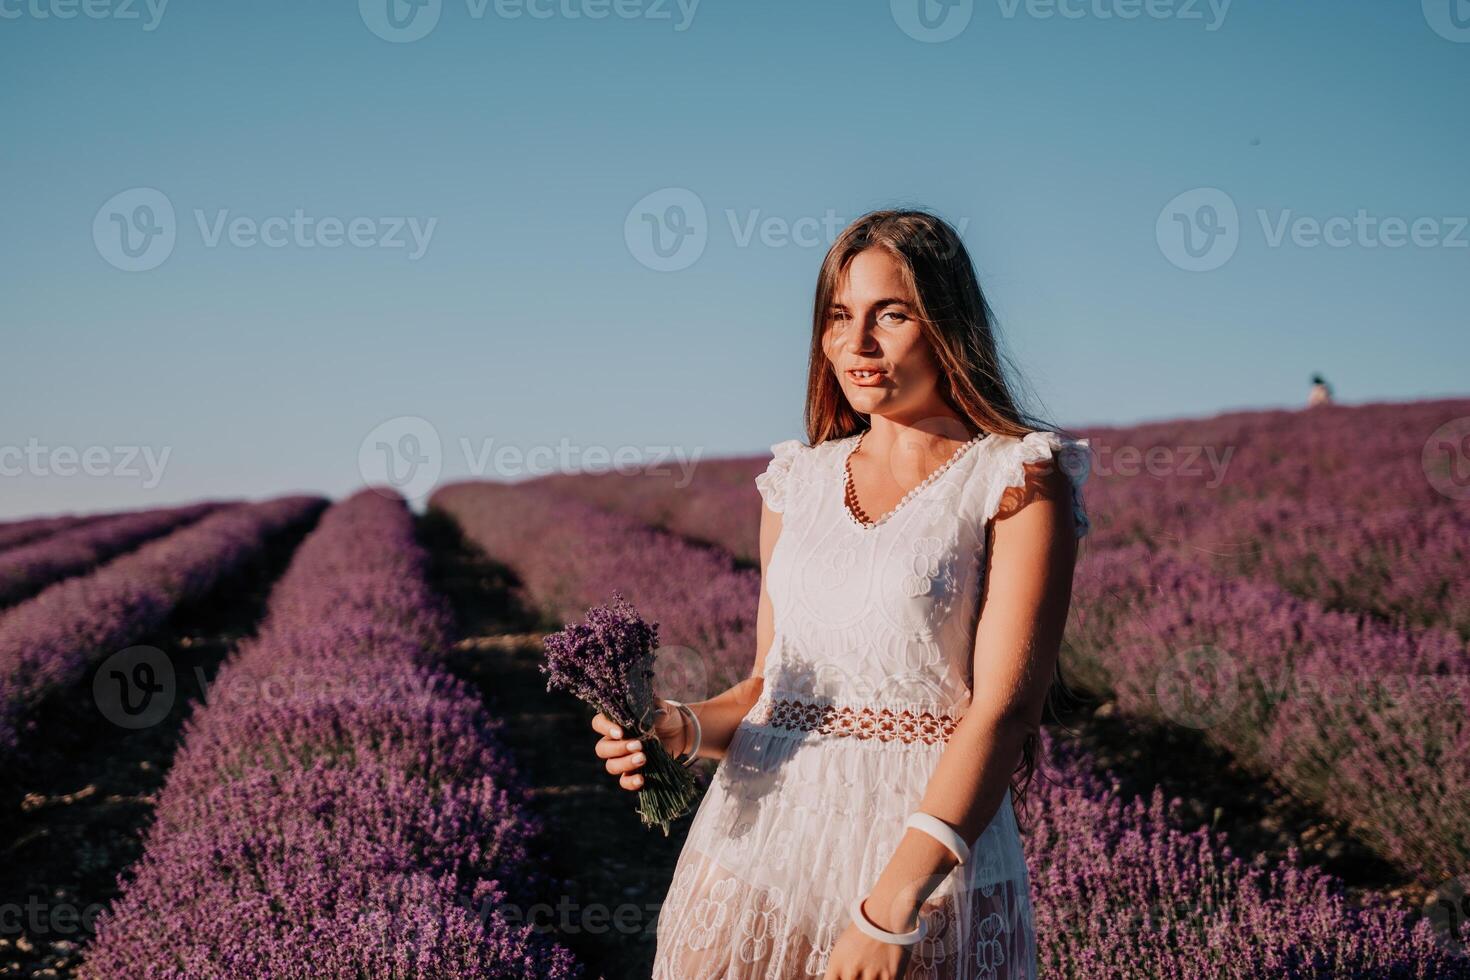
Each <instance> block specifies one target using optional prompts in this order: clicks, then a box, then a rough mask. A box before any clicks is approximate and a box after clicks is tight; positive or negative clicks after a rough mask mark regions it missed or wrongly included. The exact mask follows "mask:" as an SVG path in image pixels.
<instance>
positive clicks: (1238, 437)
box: [536, 399, 1470, 640]
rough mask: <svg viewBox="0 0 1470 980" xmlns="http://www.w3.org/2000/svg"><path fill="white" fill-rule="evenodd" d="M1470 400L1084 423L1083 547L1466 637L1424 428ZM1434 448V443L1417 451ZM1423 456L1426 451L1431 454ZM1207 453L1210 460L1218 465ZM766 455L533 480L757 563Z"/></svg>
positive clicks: (1467, 525) (1467, 625) (1442, 482)
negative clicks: (1154, 558) (1130, 551)
mask: <svg viewBox="0 0 1470 980" xmlns="http://www.w3.org/2000/svg"><path fill="white" fill-rule="evenodd" d="M1465 417H1470V401H1467V400H1464V399H1459V400H1440V401H1424V402H1408V403H1401V404H1372V405H1364V406H1338V405H1333V406H1319V407H1317V408H1313V409H1311V410H1309V411H1270V412H1235V413H1229V414H1225V415H1220V416H1216V417H1214V418H1209V419H1188V420H1180V421H1171V422H1159V423H1150V424H1148V425H1140V426H1134V427H1130V428H1093V429H1089V430H1087V431H1086V432H1084V433H1082V434H1083V435H1086V436H1088V437H1090V438H1091V440H1092V444H1093V451H1094V456H1095V466H1094V470H1093V476H1092V479H1090V480H1089V482H1088V485H1087V500H1088V509H1089V513H1090V514H1091V515H1092V516H1093V531H1092V534H1091V535H1090V537H1089V540H1088V544H1087V547H1086V548H1084V553H1085V552H1086V551H1096V550H1099V549H1102V548H1108V547H1118V546H1122V545H1127V544H1134V543H1141V544H1144V545H1146V546H1147V547H1148V548H1149V549H1150V550H1152V551H1160V552H1172V553H1175V554H1180V555H1188V556H1190V557H1194V558H1197V559H1199V560H1205V561H1209V562H1211V563H1212V564H1213V567H1214V568H1215V570H1217V571H1220V572H1223V573H1229V574H1242V575H1248V576H1251V577H1254V578H1259V579H1262V580H1265V581H1274V582H1275V583H1276V584H1278V585H1280V586H1281V587H1283V588H1285V589H1287V590H1289V591H1291V592H1292V593H1294V594H1296V595H1300V596H1302V597H1303V598H1307V599H1314V600H1317V601H1319V602H1321V603H1323V604H1324V605H1325V606H1326V607H1327V608H1329V609H1350V610H1361V611H1366V612H1370V613H1373V614H1374V615H1376V616H1380V617H1382V618H1384V619H1386V620H1388V621H1390V622H1397V623H1401V624H1404V625H1411V626H1426V627H1429V626H1439V627H1444V628H1448V629H1452V630H1455V631H1457V632H1458V633H1459V635H1460V636H1461V637H1462V638H1464V639H1467V640H1470V576H1467V575H1465V574H1464V569H1465V568H1466V567H1467V566H1470V502H1467V501H1466V500H1464V499H1459V498H1457V497H1456V496H1452V495H1447V494H1446V493H1445V492H1443V491H1442V490H1441V489H1440V488H1442V487H1449V488H1453V487H1454V486H1456V483H1457V480H1456V477H1457V476H1458V477H1459V482H1461V483H1462V482H1463V475H1462V474H1458V475H1457V474H1452V473H1449V472H1446V471H1445V468H1446V467H1448V466H1450V465H1452V464H1451V462H1449V461H1444V460H1440V459H1439V458H1438V454H1436V452H1435V449H1434V446H1433V445H1432V443H1431V436H1432V435H1433V433H1434V432H1435V431H1436V430H1437V429H1438V428H1439V427H1440V426H1441V425H1443V424H1444V423H1446V422H1449V421H1451V420H1453V419H1457V418H1465ZM1426 446H1428V452H1426ZM1426 456H1427V457H1428V461H1427V462H1426ZM1212 461H1213V462H1212ZM767 462H768V458H767V457H766V456H759V457H752V458H744V459H716V460H709V461H703V462H698V463H697V464H696V466H695V468H694V473H693V475H692V477H691V476H690V475H689V474H686V473H684V472H683V471H681V470H680V469H678V468H677V467H672V466H667V465H666V466H664V467H662V468H661V469H659V470H657V471H655V472H639V473H636V474H632V475H624V474H620V473H605V474H591V475H584V474H577V475H555V476H547V477H543V478H540V479H539V480H537V481H536V483H537V485H540V486H543V487H546V488H548V489H551V490H553V491H555V492H558V493H564V494H569V495H572V496H577V497H580V498H582V499H584V500H587V501H589V502H591V503H594V504H596V505H598V506H600V507H604V508H606V509H609V510H616V511H618V512H620V513H625V514H628V515H629V516H631V517H635V518H637V519H638V520H640V521H642V522H644V523H646V524H650V525H652V526H655V527H661V528H665V529H667V530H669V531H671V532H673V533H676V534H680V535H683V536H685V537H689V538H691V539H696V540H704V541H709V542H712V543H714V544H717V545H719V546H721V547H723V548H725V549H726V550H727V551H729V552H731V554H733V555H735V557H736V558H737V559H739V560H740V561H741V562H742V563H747V564H758V563H759V560H760V540H759V538H760V533H759V532H760V526H759V521H758V520H757V519H756V516H757V515H758V514H759V513H760V497H759V495H758V494H757V492H756V490H755V485H754V479H755V476H756V474H758V473H759V472H760V471H761V470H763V469H764V468H765V466H766V464H767Z"/></svg>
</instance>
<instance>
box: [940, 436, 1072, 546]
mask: <svg viewBox="0 0 1470 980" xmlns="http://www.w3.org/2000/svg"><path fill="white" fill-rule="evenodd" d="M982 443H983V444H984V446H983V448H984V450H985V451H984V452H983V453H982V454H981V456H982V460H981V462H980V463H979V465H977V466H976V467H975V469H974V470H973V471H972V473H971V475H970V485H969V487H968V488H967V489H968V492H969V496H970V497H971V499H972V500H973V501H975V503H976V505H977V506H978V509H979V513H978V515H977V516H978V517H979V518H980V520H981V521H982V522H987V521H989V520H991V519H992V518H994V517H995V516H996V515H997V514H998V513H999V512H1000V510H1001V509H1002V506H1003V505H1005V504H1007V502H1009V501H1018V500H1021V499H1026V494H1027V491H1028V488H1030V487H1034V486H1036V485H1037V483H1036V481H1037V479H1038V477H1042V476H1043V475H1044V474H1046V473H1049V472H1050V471H1051V470H1053V469H1060V470H1061V471H1062V472H1063V473H1064V474H1066V477H1067V483H1068V486H1069V488H1070V494H1071V500H1072V512H1073V515H1074V517H1075V518H1076V523H1077V536H1078V537H1082V536H1083V535H1085V534H1086V533H1087V532H1088V530H1089V528H1090V524H1089V522H1088V519H1087V512H1086V509H1085V508H1084V506H1083V496H1082V487H1083V485H1084V484H1086V482H1087V479H1088V476H1089V475H1090V473H1091V472H1092V447H1091V440H1090V439H1086V438H1081V437H1076V436H1072V435H1068V434H1064V433H1062V432H1058V431H1054V430H1050V429H1038V430H1035V431H1032V432H1028V433H1025V434H1024V435H1019V436H1016V435H1006V434H1003V433H999V432H992V433H990V434H989V435H988V436H986V437H985V439H983V440H982Z"/></svg>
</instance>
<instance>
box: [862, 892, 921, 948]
mask: <svg viewBox="0 0 1470 980" xmlns="http://www.w3.org/2000/svg"><path fill="white" fill-rule="evenodd" d="M863 901H864V900H863V898H862V896H859V897H857V898H855V899H853V900H852V921H853V924H854V925H855V926H857V927H858V928H859V929H861V930H862V931H863V932H865V933H867V934H868V935H869V936H872V937H873V938H874V939H876V940H878V941H879V942H880V943H893V944H894V945H896V946H912V945H914V944H915V943H917V942H920V941H922V940H923V938H924V936H925V935H926V934H927V933H928V932H929V923H928V922H926V921H924V920H923V919H920V920H919V924H918V925H916V926H914V928H912V929H910V930H909V931H908V932H889V931H888V930H887V929H880V928H878V927H877V926H875V925H873V923H872V922H870V921H869V920H868V917H867V916H866V915H864V914H863Z"/></svg>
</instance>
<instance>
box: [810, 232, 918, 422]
mask: <svg viewBox="0 0 1470 980" xmlns="http://www.w3.org/2000/svg"><path fill="white" fill-rule="evenodd" d="M899 269H900V266H899V261H898V259H896V258H895V257H894V256H893V255H892V254H891V253H890V252H888V251H887V250H886V249H882V248H867V249H864V250H863V251H861V252H859V253H858V254H857V255H855V256H854V257H853V259H852V261H851V262H849V263H848V266H847V274H846V275H845V276H844V277H843V278H841V279H840V280H839V281H838V283H837V287H836V289H835V290H834V292H833V295H832V305H831V306H830V307H829V308H828V310H827V326H826V333H825V335H824V338H823V347H824V349H825V351H826V354H827V360H828V361H829V362H830V363H831V365H832V370H833V372H834V373H835V374H836V375H837V381H838V383H839V384H840V385H841V386H842V391H843V393H844V394H845V395H846V396H847V400H848V402H849V403H850V404H851V405H852V407H853V408H854V409H855V410H856V411H858V412H861V413H862V414H864V415H882V416H886V417H889V418H892V419H893V420H894V421H912V420H914V419H918V418H923V417H928V416H932V415H935V414H937V406H938V404H939V401H940V399H939V397H938V384H939V378H940V368H939V363H938V361H936V360H935V357H934V350H933V348H932V347H930V345H929V342H928V340H926V339H925V338H924V334H923V330H922V329H921V327H920V324H919V319H918V307H917V305H916V303H915V297H914V295H913V293H912V292H911V291H910V290H909V289H908V288H907V287H906V286H905V285H904V281H903V276H902V275H900V274H899ZM862 370H868V371H871V372H872V373H871V374H870V375H868V376H866V377H864V376H861V375H860V374H859V373H858V372H859V371H862Z"/></svg>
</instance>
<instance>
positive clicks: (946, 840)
mask: <svg viewBox="0 0 1470 980" xmlns="http://www.w3.org/2000/svg"><path fill="white" fill-rule="evenodd" d="M904 826H905V827H913V828H914V829H915V830H922V831H923V832H924V833H926V834H928V835H930V836H931V837H933V838H935V839H936V840H938V841H939V842H940V843H941V844H943V845H944V846H945V847H947V848H949V849H950V850H951V851H953V852H954V856H955V857H957V858H959V863H960V864H964V863H965V862H966V861H968V860H969V859H970V848H969V845H967V844H966V843H965V839H964V838H963V837H961V836H960V835H959V833H958V832H957V831H956V830H955V829H954V828H953V827H951V826H950V825H949V824H947V823H945V822H944V821H943V820H940V819H939V818H938V817H936V816H934V815H933V814H932V813H925V812H924V811H923V810H915V811H914V812H913V813H911V814H909V818H908V820H907V821H905V822H904ZM863 901H864V899H863V898H862V897H859V898H856V899H854V900H853V903H852V921H853V924H855V925H856V926H857V927H858V928H859V929H861V930H862V931H863V932H865V933H867V934H868V935H869V936H872V937H873V938H874V939H876V940H878V941H879V942H885V943H894V944H896V945H899V946H912V945H913V944H915V943H917V942H919V941H920V940H922V939H923V938H924V932H925V929H926V924H925V922H924V920H923V919H920V920H919V924H918V926H917V927H916V928H914V929H912V930H911V931H909V932H889V931H888V930H886V929H880V928H878V927H877V926H875V925H873V923H872V922H870V921H868V917H867V916H866V915H864V914H863Z"/></svg>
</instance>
